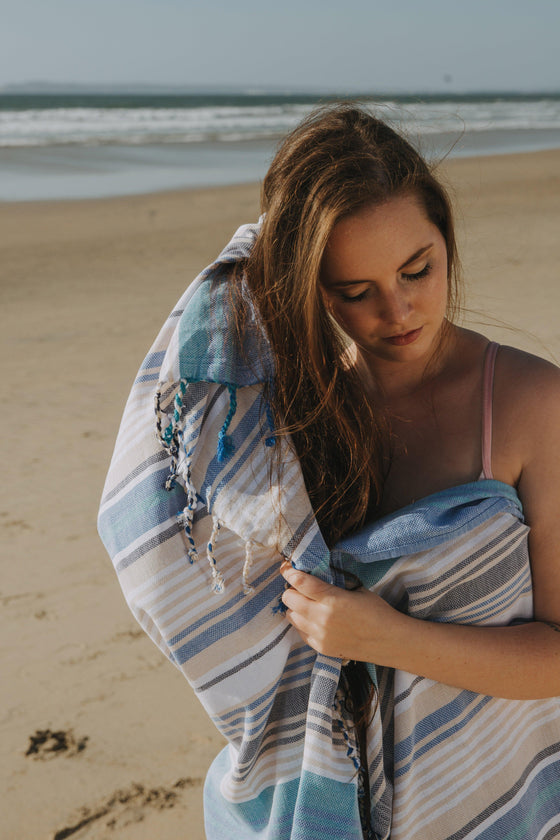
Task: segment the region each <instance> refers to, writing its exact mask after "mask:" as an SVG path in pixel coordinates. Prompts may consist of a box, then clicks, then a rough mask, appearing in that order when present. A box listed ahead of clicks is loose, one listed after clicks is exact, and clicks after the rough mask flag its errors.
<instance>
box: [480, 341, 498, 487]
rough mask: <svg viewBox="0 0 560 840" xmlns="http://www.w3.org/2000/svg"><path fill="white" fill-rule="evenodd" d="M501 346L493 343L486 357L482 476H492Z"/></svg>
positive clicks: (483, 393)
mask: <svg viewBox="0 0 560 840" xmlns="http://www.w3.org/2000/svg"><path fill="white" fill-rule="evenodd" d="M499 346H500V345H499V344H496V342H495V341H491V342H490V344H489V345H488V347H487V348H486V353H485V356H484V373H483V380H482V382H483V385H482V475H483V477H484V478H494V476H493V475H492V391H493V389H494V365H495V363H496V353H497V352H498V348H499Z"/></svg>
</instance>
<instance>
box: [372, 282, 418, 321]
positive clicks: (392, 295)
mask: <svg viewBox="0 0 560 840" xmlns="http://www.w3.org/2000/svg"><path fill="white" fill-rule="evenodd" d="M379 304H380V310H379V315H380V317H381V318H382V320H383V321H386V322H387V323H389V324H402V323H404V322H405V321H406V319H407V318H408V315H409V313H410V310H411V304H410V301H409V299H408V295H406V294H404V293H403V292H402V291H401V290H395V291H392V292H386V293H385V294H384V295H383V297H382V298H381V300H380V301H379Z"/></svg>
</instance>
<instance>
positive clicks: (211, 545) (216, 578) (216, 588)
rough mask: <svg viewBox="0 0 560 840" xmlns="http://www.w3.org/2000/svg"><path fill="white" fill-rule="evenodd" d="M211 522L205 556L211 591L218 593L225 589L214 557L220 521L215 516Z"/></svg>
mask: <svg viewBox="0 0 560 840" xmlns="http://www.w3.org/2000/svg"><path fill="white" fill-rule="evenodd" d="M213 523H214V527H213V528H212V533H211V534H210V540H209V541H208V545H207V547H206V556H207V558H208V562H209V563H210V568H211V569H212V581H213V583H212V592H214V593H215V594H216V595H219V594H221V593H222V592H223V591H224V589H225V582H224V579H223V577H222V574H221V572H219V571H218V567H217V566H216V558H215V557H214V551H215V548H216V541H217V539H218V534H219V532H220V521H219V519H218V517H217V516H215V517H214V518H213Z"/></svg>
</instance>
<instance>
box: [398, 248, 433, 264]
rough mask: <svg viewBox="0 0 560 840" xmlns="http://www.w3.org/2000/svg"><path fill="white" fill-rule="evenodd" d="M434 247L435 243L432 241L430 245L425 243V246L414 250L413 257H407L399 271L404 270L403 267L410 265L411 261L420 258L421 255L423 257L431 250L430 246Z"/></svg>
mask: <svg viewBox="0 0 560 840" xmlns="http://www.w3.org/2000/svg"><path fill="white" fill-rule="evenodd" d="M433 247H434V243H433V242H430V244H429V245H424V247H423V248H419V249H418V250H417V251H415V252H414V254H412V256H411V257H409V258H408V259H407V261H406V262H403V264H402V265H401V266H399V268H398V271H402V270H403V268H406V267H407V265H410V263H413V262H416V260H419V259H420V257H422V256H423V255H424V254H425V253H426V251H429V250H430V248H433Z"/></svg>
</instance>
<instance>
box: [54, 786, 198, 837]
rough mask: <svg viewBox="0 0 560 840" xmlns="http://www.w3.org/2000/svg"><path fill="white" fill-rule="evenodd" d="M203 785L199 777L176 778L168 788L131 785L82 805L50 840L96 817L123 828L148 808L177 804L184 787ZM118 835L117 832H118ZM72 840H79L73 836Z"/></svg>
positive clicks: (69, 834)
mask: <svg viewBox="0 0 560 840" xmlns="http://www.w3.org/2000/svg"><path fill="white" fill-rule="evenodd" d="M201 784H202V779H199V778H195V779H193V778H190V777H189V778H185V779H179V780H178V781H176V782H175V784H174V785H172V786H171V787H168V788H166V787H158V788H147V787H144V785H139V784H132V785H131V786H130V787H129V788H126V789H125V790H117V791H115V793H113V794H112V796H110V797H109V798H108V799H107V800H105V801H104V802H101V803H99V804H98V805H96V806H94V807H92V808H82V809H81V810H80V812H79V815H78V817H77V819H76V821H75V822H73V823H72V824H70V825H67V826H64V828H60V829H59V830H58V831H55V833H54V834H53V836H52V840H66V838H67V837H72V836H73V835H76V834H78V833H79V832H81V831H82V829H86V828H87V827H88V826H90V825H91V824H92V823H94V822H96V821H97V820H102V821H103V823H104V825H105V827H106V828H108V829H110V830H111V831H116V830H118V829H120V828H124V827H125V826H126V825H130V824H131V823H136V822H141V821H142V820H143V819H144V817H145V816H146V814H147V813H148V811H154V810H155V811H163V810H164V809H166V808H174V807H175V805H177V804H178V802H179V800H180V796H181V792H182V791H183V789H184V788H188V787H195V786H198V785H201ZM117 836H118V835H117ZM75 840H78V838H77V837H76V838H75Z"/></svg>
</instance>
